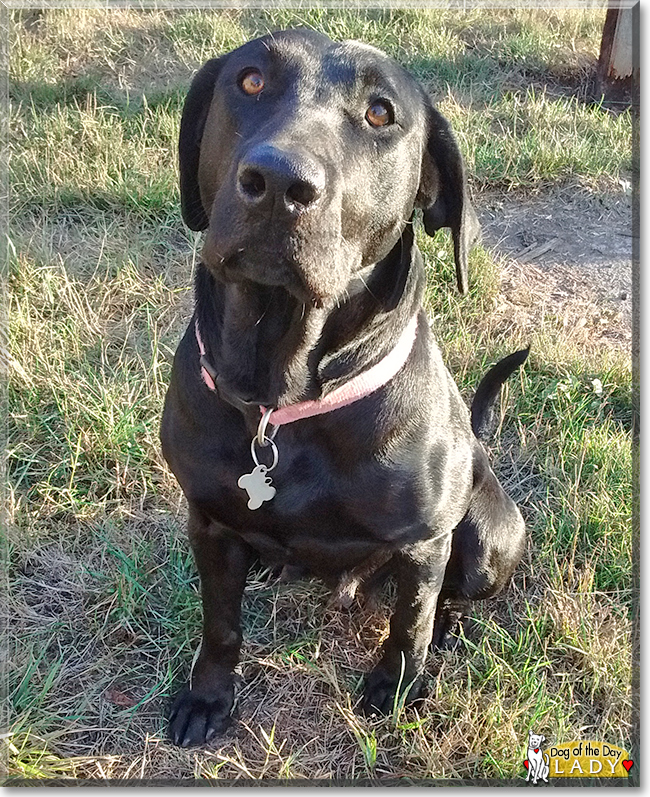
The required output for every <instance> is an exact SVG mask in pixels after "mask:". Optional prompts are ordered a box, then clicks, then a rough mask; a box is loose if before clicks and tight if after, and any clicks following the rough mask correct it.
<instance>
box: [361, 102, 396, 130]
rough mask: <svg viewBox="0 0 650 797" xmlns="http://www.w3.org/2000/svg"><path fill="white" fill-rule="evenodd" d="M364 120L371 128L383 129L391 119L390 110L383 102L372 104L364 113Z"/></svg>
mask: <svg viewBox="0 0 650 797" xmlns="http://www.w3.org/2000/svg"><path fill="white" fill-rule="evenodd" d="M366 119H367V120H368V122H370V124H371V125H372V126H373V127H385V126H386V125H389V124H390V123H391V122H392V121H393V119H392V113H391V109H390V107H389V106H388V105H386V103H384V102H379V101H377V102H373V104H372V105H371V106H369V108H368V110H367V111H366Z"/></svg>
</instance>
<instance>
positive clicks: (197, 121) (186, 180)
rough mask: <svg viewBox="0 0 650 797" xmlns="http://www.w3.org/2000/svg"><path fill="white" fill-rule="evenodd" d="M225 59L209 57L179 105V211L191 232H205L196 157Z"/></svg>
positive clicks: (206, 219) (206, 218)
mask: <svg viewBox="0 0 650 797" xmlns="http://www.w3.org/2000/svg"><path fill="white" fill-rule="evenodd" d="M224 58H225V56H222V57H221V58H212V59H211V60H210V61H208V62H207V63H206V64H204V66H202V67H201V69H200V70H199V71H198V72H197V73H196V75H195V76H194V80H193V81H192V85H191V86H190V90H189V91H188V93H187V97H186V99H185V105H184V106H183V116H182V117H181V132H180V136H179V139H178V159H179V165H180V183H181V212H182V214H183V219H184V220H185V224H187V226H188V227H189V228H190V229H192V230H205V229H206V227H207V226H208V223H209V220H208V217H207V216H206V213H205V209H204V207H203V203H202V202H201V192H200V191H199V180H198V171H199V155H200V153H201V139H202V138H203V128H204V127H205V121H206V119H207V117H208V111H209V110H210V103H211V102H212V95H213V93H214V84H215V81H216V79H217V76H218V75H219V71H220V70H221V67H222V66H223V62H224Z"/></svg>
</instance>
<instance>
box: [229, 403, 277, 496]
mask: <svg viewBox="0 0 650 797" xmlns="http://www.w3.org/2000/svg"><path fill="white" fill-rule="evenodd" d="M272 412H273V410H272V409H270V410H267V411H266V412H265V413H264V416H263V417H262V420H261V421H260V425H259V426H258V428H257V434H256V435H255V437H254V438H253V439H252V440H251V456H252V457H253V462H254V463H255V467H254V468H253V470H252V471H251V472H250V473H245V474H244V475H243V476H240V477H239V479H238V481H237V485H238V486H239V487H241V488H242V490H246V492H247V493H248V508H249V509H259V508H260V507H261V506H262V504H263V503H264V501H270V500H271V499H272V498H273V496H274V495H275V487H273V485H272V484H271V477H270V476H267V475H266V474H267V473H268V472H269V471H270V470H273V468H274V467H275V466H276V465H277V464H278V448H277V446H276V445H275V443H274V442H273V438H274V437H275V434H276V432H277V431H278V427H277V426H276V427H275V429H274V430H273V432H272V433H271V436H270V437H267V436H266V427H267V425H268V422H269V418H270V417H271V413H272ZM255 443H257V444H258V445H259V446H260V447H261V448H267V447H268V446H271V451H272V452H273V462H272V463H271V464H270V465H269V466H267V465H262V464H261V463H260V461H259V460H258V459H257V454H256V453H255Z"/></svg>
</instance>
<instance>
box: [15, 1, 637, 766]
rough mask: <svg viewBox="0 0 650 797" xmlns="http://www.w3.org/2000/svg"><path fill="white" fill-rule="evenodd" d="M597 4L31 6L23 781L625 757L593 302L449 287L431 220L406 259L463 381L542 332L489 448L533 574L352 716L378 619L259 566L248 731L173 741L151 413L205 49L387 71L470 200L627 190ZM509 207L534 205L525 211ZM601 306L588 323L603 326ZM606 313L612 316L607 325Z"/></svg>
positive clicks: (628, 625)
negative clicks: (400, 694)
mask: <svg viewBox="0 0 650 797" xmlns="http://www.w3.org/2000/svg"><path fill="white" fill-rule="evenodd" d="M602 22H603V11H600V10H550V11H541V10H526V9H523V10H495V9H490V10H486V11H481V10H477V9H474V10H470V11H468V12H466V13H459V12H455V11H451V10H444V9H435V10H433V9H430V10H421V11H415V10H405V11H381V10H377V11H372V10H369V11H367V12H356V11H345V10H338V11H333V10H324V9H320V10H319V9H312V10H305V11H296V10H274V11H262V10H249V11H227V12H222V13H209V12H200V11H165V12H163V11H141V12H138V11H135V10H128V9H125V10H117V9H114V10H83V9H74V10H73V9H67V10H66V9H59V10H47V11H45V12H44V14H43V15H42V16H38V15H36V16H34V15H32V16H29V15H28V14H27V12H25V13H22V14H20V13H18V12H16V14H15V15H14V17H13V20H12V28H11V42H12V46H11V53H10V55H11V59H10V78H11V81H10V107H9V142H8V143H9V165H10V182H11V187H12V200H11V229H10V233H9V243H8V262H7V268H6V273H5V280H6V286H7V292H6V296H7V299H6V304H7V315H8V324H7V329H6V342H4V341H3V342H2V349H1V351H0V353H1V354H2V359H3V363H4V364H5V366H6V369H7V385H6V402H7V406H8V410H9V413H8V431H9V441H8V446H7V453H6V472H7V477H8V480H7V487H6V491H5V497H6V519H7V539H6V546H5V561H6V570H7V590H6V595H5V600H6V609H5V611H6V613H7V616H8V617H9V618H10V625H9V626H8V627H7V629H6V630H5V633H4V641H5V644H4V646H3V648H4V653H3V674H4V677H3V686H4V693H5V694H4V696H5V708H4V715H3V716H4V733H3V734H2V738H1V739H0V745H3V746H4V748H5V750H4V754H5V770H6V772H7V774H9V775H14V776H22V777H26V778H35V779H40V778H59V777H75V778H90V779H103V778H118V779H123V778H178V777H188V778H194V777H196V778H201V779H206V780H209V781H210V780H212V781H215V780H220V779H223V778H265V779H269V778H303V777H315V778H340V779H346V780H356V779H367V778H371V779H381V778H420V777H426V778H431V777H435V778H452V779H458V778H475V779H484V778H494V779H510V778H516V777H519V776H521V774H522V771H523V770H522V767H521V760H522V758H523V755H524V744H525V739H526V737H527V733H528V729H529V728H530V727H533V728H534V729H536V730H537V731H539V732H541V733H544V735H545V736H546V737H547V739H549V740H553V741H558V742H562V741H569V740H572V739H573V738H598V739H602V740H603V741H607V742H609V743H611V744H618V745H620V746H622V747H624V748H626V749H628V750H630V747H631V745H632V744H633V743H634V727H633V723H634V713H633V700H634V696H633V693H632V690H631V682H632V630H633V620H634V611H635V605H636V603H635V600H636V594H637V589H638V582H637V580H636V578H637V577H635V575H634V574H635V570H634V565H633V537H632V531H631V519H630V518H631V511H632V509H631V505H632V451H631V433H632V422H633V396H632V380H631V363H630V356H629V352H628V351H626V350H625V349H624V348H621V347H620V346H618V347H617V346H611V345H605V344H604V343H603V342H602V339H601V337H599V334H598V329H599V327H598V326H597V324H598V319H599V318H600V317H601V313H600V310H599V309H598V308H595V307H594V306H593V304H588V303H586V304H585V305H584V306H581V308H580V313H581V314H582V315H584V316H585V318H586V322H585V323H584V324H582V325H579V324H575V323H574V321H575V319H574V318H573V317H567V316H566V315H564V316H562V314H561V313H559V311H558V312H557V313H556V312H554V311H553V308H552V307H550V306H547V305H546V304H545V303H544V304H542V303H540V302H539V301H538V300H537V293H536V290H537V286H535V285H534V284H531V285H527V284H523V283H521V284H519V287H518V288H517V291H518V293H517V294H516V295H515V296H514V298H513V295H512V293H510V294H508V298H507V299H505V298H504V297H503V293H502V290H501V264H500V263H499V261H498V258H497V257H496V255H495V254H494V253H493V252H491V251H490V250H488V249H485V248H481V247H478V248H477V249H475V251H474V252H473V255H472V263H471V266H472V274H473V278H472V290H471V292H470V294H469V295H468V296H467V297H463V298H461V297H459V296H458V295H457V293H456V292H455V289H454V284H455V279H454V270H453V263H452V259H451V250H450V244H449V240H448V238H447V237H445V235H444V234H440V235H439V236H438V237H437V238H435V239H433V240H432V239H427V238H425V236H423V235H422V234H421V233H420V244H421V247H422V249H423V252H424V254H425V259H426V263H427V268H428V272H429V284H430V290H429V293H428V295H427V309H428V311H429V314H430V317H431V320H432V325H433V328H434V330H435V333H436V336H437V338H438V340H439V343H440V345H441V347H442V349H443V353H444V356H445V359H446V361H447V363H448V364H449V366H450V368H451V370H452V372H453V373H454V375H455V377H456V378H457V380H458V383H459V385H460V387H461V390H462V392H463V393H464V395H465V396H466V397H468V398H469V397H471V394H472V390H473V389H474V387H475V385H476V384H477V382H478V379H479V378H480V375H481V374H482V373H484V371H485V369H486V368H487V367H488V365H489V364H490V363H491V362H493V361H494V360H496V359H497V358H498V357H500V356H502V355H504V354H505V353H507V352H509V351H511V350H513V349H514V348H516V347H518V346H520V345H525V344H527V343H532V353H531V356H530V359H529V361H528V363H527V365H526V368H525V369H524V370H523V371H522V372H521V374H520V375H519V376H518V378H514V379H512V380H511V382H510V384H509V385H508V388H507V390H506V391H504V395H503V397H502V423H501V425H500V429H499V433H498V435H497V437H496V438H495V440H494V443H493V445H492V452H491V453H492V456H493V459H494V461H495V464H496V468H497V470H498V472H499V475H500V477H501V479H502V481H503V482H504V484H505V485H506V486H507V489H508V490H509V492H510V493H511V494H512V495H513V497H514V498H515V499H516V500H517V501H518V503H519V504H520V506H521V507H522V511H523V512H524V514H525V516H526V520H527V524H528V528H529V544H528V549H527V552H526V554H525V556H524V561H523V562H522V564H521V565H520V567H519V568H518V570H517V573H516V575H515V577H514V579H513V583H512V585H511V586H510V587H509V588H508V590H507V591H506V592H505V593H504V594H503V595H502V596H500V597H499V598H497V599H496V600H494V601H491V602H490V603H488V604H486V605H478V606H476V608H475V612H474V618H473V625H474V629H473V631H470V630H469V629H467V633H466V635H464V637H463V639H462V640H461V644H460V645H459V647H458V648H457V649H456V650H455V651H452V652H447V653H445V654H444V655H443V656H442V657H441V658H440V659H439V660H438V661H431V662H430V664H429V669H428V671H427V683H428V690H429V694H428V697H427V699H426V700H425V702H424V703H423V704H422V705H421V706H420V707H419V708H418V709H409V708H407V709H404V708H403V707H402V706H399V705H397V706H395V710H394V711H393V713H392V715H391V716H388V717H385V718H382V719H375V720H368V719H365V718H362V717H360V716H359V715H358V714H356V712H355V710H354V707H355V703H356V701H357V699H358V690H359V687H360V684H361V680H362V676H363V673H364V672H366V671H367V670H368V669H369V668H370V666H371V665H372V662H373V661H374V660H375V656H376V650H377V647H378V645H379V644H380V642H381V640H382V639H383V638H384V637H385V635H386V633H387V628H388V611H387V607H386V604H385V603H382V604H381V605H380V606H378V607H376V606H372V605H370V604H365V605H362V606H360V607H355V609H354V611H351V612H349V613H348V612H333V611H331V610H330V609H329V608H328V606H327V600H328V595H327V593H326V591H325V589H324V588H323V587H322V586H321V585H319V584H317V583H312V582H297V583H293V584H277V583H276V581H275V580H274V579H273V577H272V575H271V574H270V573H269V572H268V571H264V570H260V571H258V572H256V573H254V574H253V575H252V578H251V579H250V582H249V584H248V587H247V592H246V598H245V601H244V607H243V612H244V614H243V616H244V628H245V645H244V649H243V653H242V662H241V667H240V670H241V672H240V688H239V693H238V717H239V719H238V721H237V723H236V724H235V726H234V728H233V730H231V731H230V732H229V734H228V736H227V737H226V738H225V739H222V740H219V742H218V743H217V744H216V745H213V746H211V747H209V748H206V749H205V750H200V751H190V752H188V751H182V750H178V749H176V748H174V747H172V746H171V745H170V744H169V743H168V742H167V741H166V739H165V719H164V715H165V712H166V710H167V707H168V705H169V699H170V697H171V695H172V694H173V693H174V692H175V691H176V690H177V689H178V688H179V686H180V685H181V683H182V682H183V681H184V679H185V678H186V677H187V673H188V669H189V664H190V661H191V659H192V656H193V653H194V650H195V648H196V645H197V643H198V638H199V629H200V601H199V594H198V585H197V579H196V575H195V570H194V566H193V563H192V560H191V556H190V554H189V550H188V546H187V542H186V540H185V537H184V532H183V521H184V511H185V510H184V504H183V499H182V496H181V494H180V491H179V488H178V486H177V484H176V482H175V481H174V479H173V478H172V476H171V474H170V473H169V471H168V470H167V469H166V466H165V464H164V462H163V460H162V458H161V454H160V449H159V442H158V424H159V417H160V410H161V405H162V400H163V397H164V392H165V388H166V385H167V382H168V379H169V373H170V367H171V360H172V357H173V352H174V349H175V346H176V344H177V342H178V340H179V337H180V335H181V334H182V331H183V329H184V326H185V324H186V322H187V318H188V317H189V314H190V312H191V301H192V300H191V273H192V269H193V266H194V264H195V262H196V257H197V252H198V250H199V246H200V239H199V238H198V237H197V236H195V235H194V234H192V233H190V232H189V231H188V230H187V229H186V228H185V227H184V226H183V224H182V222H181V220H180V211H179V206H178V191H177V187H176V183H177V173H176V156H175V146H176V143H175V142H176V138H177V134H178V122H179V116H180V111H181V107H182V101H183V96H184V92H185V90H186V87H187V84H188V80H189V77H190V75H191V74H192V72H193V70H195V69H196V68H198V66H200V64H201V63H202V62H203V61H204V60H205V59H206V58H208V57H210V56H212V55H214V54H218V53H220V52H222V51H225V50H227V49H229V48H231V47H233V46H237V45H238V44H241V43H243V42H244V41H245V40H247V39H248V38H250V37H251V36H253V35H256V34H258V33H262V32H264V31H266V30H267V29H274V28H277V27H283V26H287V25H294V24H303V25H307V26H312V27H315V28H317V29H319V30H322V31H324V32H326V33H328V34H330V35H331V36H333V37H335V38H337V39H340V38H346V37H353V38H361V39H364V40H366V41H368V42H370V43H373V44H376V45H378V46H380V47H382V48H383V49H385V50H386V51H388V52H389V53H391V54H392V55H394V56H395V57H397V58H399V59H400V60H401V61H402V62H403V63H404V64H406V65H407V66H408V67H409V68H410V69H411V70H412V71H413V72H414V73H415V74H416V75H417V76H418V77H419V78H420V79H421V80H422V81H423V82H424V83H425V84H426V85H427V86H428V88H429V89H430V90H431V92H432V94H433V95H434V96H435V97H436V99H437V102H438V104H439V107H440V108H441V110H442V111H443V113H445V114H446V115H447V116H448V117H449V118H450V120H451V121H452V124H453V126H454V128H455V129H456V130H457V132H458V136H459V140H460V143H461V147H462V149H463V151H464V153H465V155H466V158H467V162H468V166H469V169H470V172H471V174H472V180H473V188H474V192H475V196H477V197H478V199H479V202H480V196H481V192H482V191H484V190H488V191H495V190H508V191H509V192H511V193H512V192H515V193H517V192H519V194H522V192H524V191H531V190H533V191H538V192H543V191H544V190H545V189H547V188H549V187H554V186H558V185H568V186H576V190H578V189H579V190H585V191H589V192H592V193H594V194H596V195H598V192H612V191H616V190H620V188H619V183H618V181H619V178H625V177H627V176H629V172H630V169H631V133H630V125H631V120H630V115H629V113H628V112H625V111H624V112H620V113H612V112H611V111H610V110H608V108H607V107H606V106H605V105H604V104H603V103H600V102H598V98H594V97H592V96H591V94H590V92H591V88H590V86H591V83H590V81H591V78H592V75H593V70H594V63H595V57H596V56H597V52H598V46H599V37H600V31H601V29H602ZM522 195H523V194H522ZM597 310H598V312H597ZM603 312H604V311H603Z"/></svg>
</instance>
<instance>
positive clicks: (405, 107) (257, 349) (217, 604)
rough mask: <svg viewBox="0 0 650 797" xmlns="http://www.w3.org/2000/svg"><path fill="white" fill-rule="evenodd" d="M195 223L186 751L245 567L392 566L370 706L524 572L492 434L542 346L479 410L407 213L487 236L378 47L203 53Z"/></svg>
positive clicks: (194, 88) (463, 280) (233, 634)
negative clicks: (497, 401)
mask: <svg viewBox="0 0 650 797" xmlns="http://www.w3.org/2000/svg"><path fill="white" fill-rule="evenodd" d="M179 161H180V191H181V208H182V213H183V218H184V220H185V222H186V223H187V225H188V226H189V227H190V228H191V229H193V230H205V231H206V235H205V239H204V243H203V248H202V255H201V263H200V265H199V266H198V268H197V270H196V274H195V284H194V289H195V309H194V315H193V317H192V319H191V321H190V323H189V326H188V328H187V331H186V333H185V335H184V337H183V338H182V340H181V342H180V344H179V346H178V349H177V352H176V355H175V358H174V364H173V370H172V375H171V381H170V385H169V388H168V392H167V395H166V399H165V405H164V411H163V417H162V424H161V441H162V450H163V454H164V456H165V458H166V460H167V462H168V464H169V466H170V468H171V470H172V471H173V473H174V474H175V476H176V478H177V479H178V482H179V483H180V485H181V487H182V489H183V492H184V493H185V496H186V498H187V502H188V508H189V520H188V536H189V540H190V543H191V547H192V551H193V554H194V559H195V562H196V566H197V569H198V572H199V576H200V582H201V595H202V603H203V634H202V642H201V648H200V652H199V653H198V655H197V657H196V659H195V663H194V666H193V668H192V673H191V676H190V684H189V686H188V687H187V688H186V689H184V690H183V691H182V692H181V693H180V694H179V695H178V697H177V698H176V700H175V702H174V704H173V706H172V710H171V714H170V733H171V738H172V740H173V741H174V742H175V743H176V744H179V745H182V746H190V745H199V744H203V743H204V742H206V741H208V740H210V739H211V738H212V737H213V736H215V735H216V734H219V733H222V732H223V731H224V730H225V728H226V727H227V725H228V723H229V722H230V713H231V709H232V705H233V695H234V689H233V670H234V668H235V666H236V664H237V661H238V657H239V650H240V644H241V640H242V634H241V627H240V604H241V598H242V593H243V591H244V586H245V583H246V576H247V572H248V570H249V568H250V567H251V564H252V563H253V562H254V561H256V560H257V559H259V558H261V559H262V561H264V562H270V563H273V564H277V565H278V566H284V567H285V571H290V570H295V569H296V568H302V569H303V570H304V571H305V572H308V573H310V574H313V575H316V576H320V577H322V578H323V579H325V580H326V581H328V582H330V583H332V585H336V584H337V583H338V584H339V585H342V586H340V588H339V591H340V594H341V596H342V599H343V602H346V601H347V602H350V601H351V600H352V598H353V597H354V592H355V590H356V587H357V586H358V584H359V583H360V582H362V581H364V580H367V579H370V580H371V579H372V578H374V577H375V576H376V575H377V574H378V573H384V574H385V573H387V572H391V573H392V574H393V575H394V577H395V580H396V585H397V602H396V606H395V609H394V613H393V615H392V619H391V621H390V635H389V637H388V638H387V640H386V641H385V643H384V644H383V647H382V650H381V655H380V660H379V662H378V664H377V665H376V667H375V668H374V670H373V671H372V672H371V673H370V674H369V676H368V678H367V680H366V684H365V691H364V697H363V700H362V705H361V708H362V710H363V711H365V712H367V713H372V712H386V711H389V710H390V708H391V706H392V705H393V701H394V699H395V697H396V694H397V692H398V685H399V684H402V685H406V686H403V687H401V688H402V689H404V688H406V690H407V695H406V698H407V699H408V700H413V699H416V698H417V697H418V696H419V695H420V693H421V689H422V673H423V668H424V665H425V659H426V656H427V651H428V648H429V647H430V645H433V646H434V647H442V646H443V645H444V644H445V642H446V641H447V640H448V639H449V638H450V636H451V635H452V634H453V632H454V630H455V629H456V627H457V625H458V622H459V620H460V619H462V618H463V617H464V616H465V615H466V614H467V612H468V610H469V607H470V604H471V601H472V600H475V599H481V598H487V597H489V596H491V595H494V594H495V593H497V592H498V591H499V590H501V589H502V587H503V586H504V585H505V584H506V583H507V581H508V580H509V578H510V576H511V574H512V572H513V570H514V568H515V567H516V565H517V563H518V561H519V559H520V557H521V554H522V551H523V546H524V534H525V532H524V523H523V520H522V517H521V515H520V513H519V511H518V509H517V507H516V506H515V504H514V503H513V501H512V500H511V499H510V498H509V497H508V496H507V495H506V493H505V492H504V490H503V488H502V487H501V485H500V484H499V482H498V481H497V479H496V477H495V475H494V473H493V472H492V470H491V468H490V465H489V462H488V459H487V455H486V452H485V450H484V448H483V446H482V444H481V443H480V442H479V440H478V438H477V434H478V435H479V436H480V435H481V434H483V427H484V426H485V425H486V424H487V423H488V420H489V415H490V407H491V404H492V402H493V401H494V398H495V397H496V396H497V395H498V392H499V390H500V387H501V384H502V382H503V381H504V380H505V379H506V378H507V376H508V375H509V374H510V373H511V372H512V371H514V370H515V368H517V367H518V366H519V365H521V363H522V362H523V360H524V359H525V357H526V355H527V350H524V351H522V352H517V353H515V354H514V355H510V357H509V358H506V359H505V360H503V361H501V363H499V364H498V365H497V366H495V368H494V369H493V370H492V371H490V372H489V373H488V375H487V376H486V377H485V378H484V379H483V380H482V382H481V384H480V386H479V389H478V390H477V394H476V396H475V399H474V403H473V405H472V414H471V416H470V412H469V411H468V409H467V407H466V405H465V404H464V402H463V400H462V399H461V396H460V394H459V391H458V388H457V386H456V384H455V383H454V381H453V379H452V377H451V376H450V374H449V372H448V371H447V369H446V368H445V366H444V365H443V362H442V358H441V354H440V352H439V350H438V347H437V346H436V344H435V342H434V339H433V336H432V334H431V331H430V329H429V325H428V322H427V318H426V315H425V313H424V311H423V309H422V300H423V293H424V287H425V271H424V266H423V260H422V256H421V254H420V252H419V250H418V248H417V246H416V243H415V240H414V232H413V217H414V212H415V211H416V209H420V210H421V211H422V215H423V222H424V228H425V231H426V233H428V234H429V235H433V234H435V232H436V231H437V230H438V229H440V228H443V227H447V228H449V229H450V231H451V235H452V239H453V247H454V258H455V265H456V277H457V282H458V287H459V289H460V291H461V292H465V291H466V290H467V286H468V276H467V256H468V251H469V249H470V247H471V246H472V245H473V242H474V241H475V239H476V236H477V234H478V231H479V230H478V221H477V218H476V215H475V212H474V210H473V208H472V204H471V201H470V196H469V191H468V187H467V180H466V175H465V167H464V164H463V160H462V157H461V154H460V152H459V149H458V146H457V143H456V141H455V138H454V136H453V134H452V132H451V129H450V126H449V124H448V122H447V121H446V120H445V119H444V117H443V116H442V115H441V114H440V113H439V112H438V110H437V109H436V108H435V107H434V106H433V105H432V103H431V101H430V99H429V97H428V96H427V94H426V92H425V91H424V89H423V88H422V87H421V86H420V85H419V84H418V83H417V82H416V81H415V80H414V79H413V78H412V77H411V76H410V75H409V73H408V72H407V71H406V70H404V69H403V68H402V67H401V66H400V65H398V64H397V63H396V62H395V61H393V60H392V59H390V58H389V57H387V56H386V55H384V54H382V53H381V52H380V51H379V50H376V49H375V48H373V47H370V46H368V45H365V44H361V43H358V42H353V41H344V42H339V43H336V42H333V41H332V40H330V39H329V38H327V37H326V36H324V35H321V34H320V33H317V32H314V31H311V30H302V29H298V30H287V31H281V32H278V33H274V34H272V35H267V36H264V37H262V38H259V39H256V40H254V41H251V42H249V43H247V44H245V45H243V46H242V47H240V48H238V49H236V50H234V51H233V52H230V53H227V54H225V55H223V56H221V57H219V58H215V59H213V60H210V61H208V62H207V63H206V64H205V65H204V66H203V67H202V68H201V69H200V71H199V72H198V73H197V74H196V76H195V77H194V79H193V81H192V84H191V87H190V89H189V92H188V95H187V98H186V101H185V105H184V108H183V113H182V119H181V127H180V138H179Z"/></svg>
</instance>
